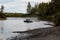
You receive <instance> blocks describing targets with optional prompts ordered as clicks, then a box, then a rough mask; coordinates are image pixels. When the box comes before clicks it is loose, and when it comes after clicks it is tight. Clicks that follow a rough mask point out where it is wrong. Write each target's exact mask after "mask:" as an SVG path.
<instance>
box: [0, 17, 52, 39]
mask: <svg viewBox="0 0 60 40" xmlns="http://www.w3.org/2000/svg"><path fill="white" fill-rule="evenodd" d="M26 19H31V20H32V21H33V23H24V20H26ZM45 23H48V22H46V21H38V20H37V18H17V17H16V18H15V17H9V18H7V20H0V40H6V38H10V37H12V36H16V35H18V34H13V33H12V32H13V31H26V30H28V29H29V30H32V29H36V28H46V27H52V26H50V25H44V24H45Z"/></svg>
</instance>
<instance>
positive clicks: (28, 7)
mask: <svg viewBox="0 0 60 40" xmlns="http://www.w3.org/2000/svg"><path fill="white" fill-rule="evenodd" d="M27 13H28V14H31V4H30V2H28V5H27Z"/></svg>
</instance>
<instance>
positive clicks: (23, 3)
mask: <svg viewBox="0 0 60 40" xmlns="http://www.w3.org/2000/svg"><path fill="white" fill-rule="evenodd" d="M49 1H51V0H0V6H1V5H4V7H5V9H4V12H18V13H26V8H27V4H28V2H30V3H31V5H33V6H34V5H35V4H36V3H41V2H49Z"/></svg>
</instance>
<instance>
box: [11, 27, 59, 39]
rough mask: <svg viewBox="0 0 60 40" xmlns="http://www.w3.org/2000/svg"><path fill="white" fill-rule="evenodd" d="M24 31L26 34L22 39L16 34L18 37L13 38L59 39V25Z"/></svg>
mask: <svg viewBox="0 0 60 40" xmlns="http://www.w3.org/2000/svg"><path fill="white" fill-rule="evenodd" d="M24 33H27V34H28V35H27V36H26V35H25V36H23V37H22V39H21V37H18V36H17V37H18V39H17V37H15V39H13V40H60V27H50V28H39V29H34V30H28V31H24ZM30 34H31V35H30ZM11 40H12V39H11Z"/></svg>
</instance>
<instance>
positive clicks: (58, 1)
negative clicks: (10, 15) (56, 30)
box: [27, 0, 60, 26]
mask: <svg viewBox="0 0 60 40" xmlns="http://www.w3.org/2000/svg"><path fill="white" fill-rule="evenodd" d="M27 9H28V10H27V13H28V14H29V15H36V16H37V17H38V19H40V20H47V21H51V22H54V23H55V26H60V0H51V2H49V3H43V2H42V3H39V4H36V5H35V6H34V7H32V6H31V4H30V2H28V6H27Z"/></svg>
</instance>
